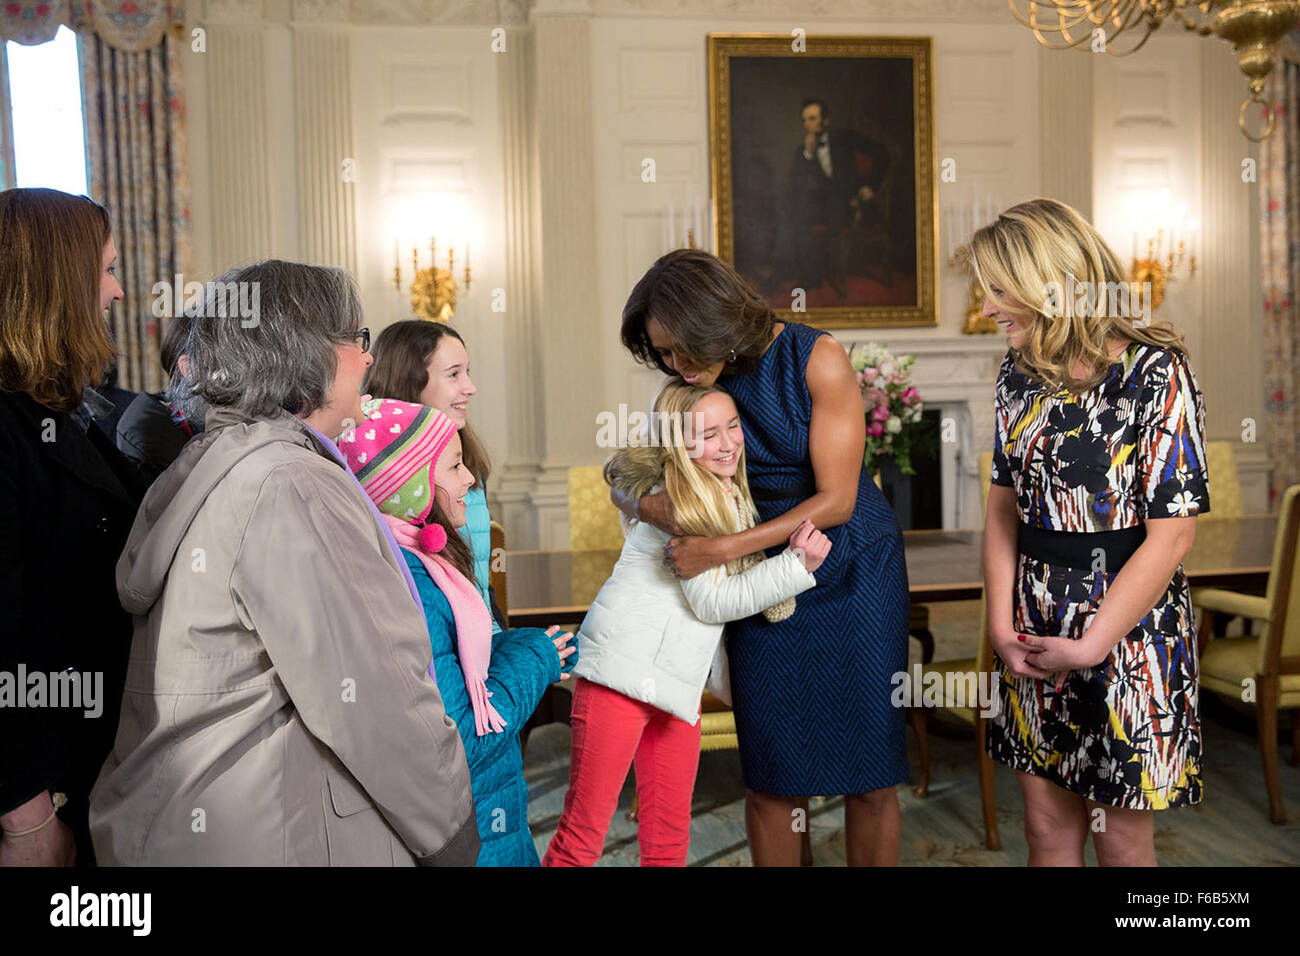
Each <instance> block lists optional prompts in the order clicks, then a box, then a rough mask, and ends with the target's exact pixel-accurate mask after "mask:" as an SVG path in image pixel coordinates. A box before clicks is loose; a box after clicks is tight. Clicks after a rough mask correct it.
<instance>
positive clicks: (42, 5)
mask: <svg viewBox="0 0 1300 956" xmlns="http://www.w3.org/2000/svg"><path fill="white" fill-rule="evenodd" d="M184 24H185V4H184V3H172V2H168V0H5V2H3V3H0V40H13V41H14V42H15V43H22V44H25V45H29V46H30V45H32V44H36V43H46V42H48V41H49V40H52V39H54V34H55V33H57V32H58V30H59V27H60V26H66V27H68V28H70V29H72V30H76V31H78V32H83V33H84V32H87V31H94V32H95V33H97V34H99V36H100V38H101V39H103V41H104V42H105V43H107V44H108V45H109V46H111V47H114V48H116V49H119V50H126V51H129V52H132V53H139V52H140V51H142V50H148V49H151V48H152V47H155V46H157V45H158V44H159V43H160V42H161V41H162V38H163V35H164V34H165V33H166V32H167V30H168V29H170V28H172V27H176V28H180V27H183V26H184Z"/></svg>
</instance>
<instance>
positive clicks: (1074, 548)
mask: <svg viewBox="0 0 1300 956" xmlns="http://www.w3.org/2000/svg"><path fill="white" fill-rule="evenodd" d="M1019 528H1020V530H1019V533H1018V535H1017V541H1016V547H1017V548H1018V550H1019V551H1020V553H1021V554H1023V555H1024V556H1025V557H1027V558H1033V559H1034V560H1035V561H1045V562H1047V563H1048V564H1056V565H1060V566H1062V567H1066V568H1082V569H1084V570H1088V571H1091V570H1094V569H1095V570H1101V571H1105V572H1106V573H1107V574H1115V573H1116V572H1117V571H1119V569H1120V568H1122V567H1123V566H1124V562H1125V561H1127V560H1128V559H1129V558H1131V557H1133V552H1135V551H1136V550H1137V549H1138V548H1139V547H1141V545H1142V542H1143V541H1145V540H1146V537H1147V529H1146V526H1145V525H1138V526H1137V527H1135V528H1119V529H1117V530H1115V531H1051V530H1049V529H1047V528H1035V527H1033V526H1031V525H1027V524H1024V523H1023V522H1022V523H1021V524H1020V526H1019ZM1099 552H1100V553H1099Z"/></svg>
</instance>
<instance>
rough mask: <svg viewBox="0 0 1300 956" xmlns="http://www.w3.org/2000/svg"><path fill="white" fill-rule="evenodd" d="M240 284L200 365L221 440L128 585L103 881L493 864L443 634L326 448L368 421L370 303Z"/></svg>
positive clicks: (262, 283)
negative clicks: (159, 871)
mask: <svg viewBox="0 0 1300 956" xmlns="http://www.w3.org/2000/svg"><path fill="white" fill-rule="evenodd" d="M219 281H220V282H221V283H234V285H231V284H226V285H219V284H213V285H212V286H210V287H209V295H208V298H207V302H206V304H205V308H204V315H203V316H201V317H198V318H197V319H196V320H195V322H194V329H193V331H192V332H191V336H190V342H189V348H188V350H187V351H188V354H189V356H190V362H191V366H192V371H191V375H192V378H191V382H192V389H193V392H194V393H195V394H196V395H197V396H199V397H201V398H203V399H204V400H206V401H207V402H208V403H209V404H210V406H211V407H210V409H209V411H208V414H207V430H206V432H205V433H204V434H203V435H202V436H200V437H197V438H195V439H194V440H193V441H191V442H190V444H189V445H187V446H186V448H185V449H184V451H183V452H182V453H181V455H180V457H179V458H178V459H177V460H176V462H175V463H174V464H173V465H172V466H171V467H170V468H169V469H168V470H167V471H166V472H164V473H163V475H162V477H160V478H159V479H158V481H157V483H156V484H155V485H154V486H153V488H152V489H151V490H150V492H149V495H148V496H147V497H146V499H145V502H144V504H143V506H142V507H141V509H140V513H139V515H138V516H137V518H136V521H135V525H134V527H133V528H132V530H131V535H130V538H129V539H128V542H127V547H126V550H125V551H124V552H123V554H122V558H121V560H120V562H119V563H118V578H117V580H118V594H119V596H120V597H121V599H122V603H123V605H124V606H125V607H126V609H127V610H128V611H130V612H132V613H133V614H134V615H135V633H134V639H133V642H132V647H131V661H130V665H129V670H128V672H127V677H126V694H125V698H124V700H123V703H122V718H121V725H120V729H119V731H118V735H117V742H116V746H115V747H114V750H113V753H112V755H111V756H110V757H109V759H108V762H107V763H106V764H105V765H104V768H103V771H102V772H101V774H100V777H99V781H98V783H97V784H96V786H95V790H94V792H93V794H92V796H91V832H92V836H93V839H94V843H95V850H96V852H97V854H98V857H99V861H100V862H101V863H105V864H118V865H134V864H145V865H168V864H182V865H183V864H204V865H222V864H235V865H249V864H252V865H282V864H290V865H293V864H303V865H326V864H329V865H334V866H338V865H344V866H346V865H365V864H371V865H385V866H391V865H411V864H424V865H473V863H474V860H475V858H476V856H477V855H478V849H479V840H478V834H477V829H476V826H475V822H474V804H473V800H472V797H471V795H470V783H469V771H468V768H467V766H466V761H465V753H464V749H463V747H462V745H461V740H460V736H459V735H458V733H457V732H456V727H455V725H454V724H453V723H452V722H451V720H449V719H448V718H447V715H446V713H445V711H444V709H443V705H442V698H441V697H440V695H439V693H438V689H437V687H436V686H435V685H434V682H433V680H432V679H431V678H430V676H429V674H428V667H429V663H430V655H431V652H430V648H429V638H428V635H427V632H426V630H425V623H424V616H423V613H422V612H421V610H420V606H419V604H418V602H417V601H416V600H414V599H413V596H412V592H411V590H410V588H409V587H408V583H407V577H406V573H407V572H406V566H405V563H404V562H403V560H402V558H401V557H400V556H399V554H398V552H397V549H396V547H395V546H394V545H393V544H392V542H391V538H390V537H389V535H388V532H387V529H386V527H385V526H384V525H383V524H382V523H381V522H380V521H379V520H378V519H377V516H376V515H375V513H374V511H373V506H372V505H371V503H370V501H369V499H368V498H367V497H366V496H365V494H364V493H363V492H362V491H361V489H360V487H359V486H358V485H357V484H356V481H355V479H354V478H353V477H352V475H351V473H350V472H349V471H348V469H347V468H346V467H345V466H344V465H343V464H342V462H341V461H340V460H339V459H338V458H337V452H336V451H335V450H334V448H333V446H332V443H331V442H330V441H328V438H327V437H326V436H333V435H337V434H338V433H340V432H341V431H343V430H344V428H345V427H350V426H351V425H352V424H354V423H356V422H358V421H361V420H362V413H361V410H360V401H359V395H358V391H359V387H360V384H361V379H362V376H363V375H364V373H365V370H366V367H367V366H368V365H369V364H370V357H369V355H368V354H367V347H368V344H369V342H368V339H369V333H368V331H367V330H365V329H363V328H361V309H360V305H359V302H358V300H357V295H356V291H355V289H354V287H353V286H352V283H351V281H350V280H349V279H348V278H347V276H346V275H345V274H344V273H342V272H341V271H339V270H337V269H327V268H323V267H317V266H305V265H299V264H296V263H288V262H278V261H268V262H263V263H260V264H258V265H254V266H250V267H248V268H245V269H242V270H239V271H236V272H232V273H228V274H227V275H226V276H223V277H222V279H221V280H219ZM231 290H235V292H236V295H238V294H239V293H240V292H242V293H243V296H242V298H235V297H232V296H230V295H229V293H230V291H231ZM236 302H238V303H240V304H243V305H245V306H250V305H251V306H254V307H253V308H242V309H237V308H235V307H234V303H236ZM182 391H183V388H182Z"/></svg>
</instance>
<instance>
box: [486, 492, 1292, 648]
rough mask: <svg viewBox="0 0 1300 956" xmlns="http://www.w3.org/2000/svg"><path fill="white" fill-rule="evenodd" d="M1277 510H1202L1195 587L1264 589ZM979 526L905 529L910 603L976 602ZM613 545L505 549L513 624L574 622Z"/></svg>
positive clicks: (1190, 560) (610, 559)
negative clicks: (1222, 514) (1219, 513)
mask: <svg viewBox="0 0 1300 956" xmlns="http://www.w3.org/2000/svg"><path fill="white" fill-rule="evenodd" d="M1277 521H1278V518H1277V516H1276V515H1244V516H1242V517H1238V518H1215V517H1213V516H1207V517H1205V518H1203V519H1201V520H1200V521H1198V522H1197V524H1196V543H1195V544H1194V545H1193V546H1192V550H1191V553H1190V554H1188V555H1187V558H1186V559H1185V560H1184V561H1183V569H1184V570H1185V571H1186V572H1187V576H1188V578H1189V579H1190V580H1191V583H1192V585H1193V586H1194V587H1206V586H1213V587H1223V588H1231V589H1232V590H1236V591H1247V592H1251V593H1259V594H1262V593H1263V590H1264V586H1265V584H1266V583H1267V580H1268V571H1269V565H1270V563H1271V562H1272V559H1273V538H1274V535H1275V534H1276V533H1277ZM983 538H984V533H983V532H982V531H980V530H953V531H904V532H903V541H904V546H905V548H906V555H907V579H908V584H909V591H910V594H911V597H912V603H913V604H923V603H936V602H939V601H968V600H977V599H978V598H979V596H980V592H981V591H982V590H983V586H984V585H983V581H982V580H981V575H980V553H981V548H982V547H983ZM618 555H619V552H618V551H616V550H572V551H513V552H509V553H507V554H506V581H507V588H508V600H509V607H508V608H507V611H508V613H509V616H510V623H511V624H512V625H513V626H515V627H529V626H549V625H551V624H577V623H578V622H579V621H581V620H582V618H583V616H584V615H585V614H586V613H587V608H589V607H590V606H591V602H592V599H593V598H595V596H596V592H597V591H599V590H600V587H601V585H602V584H604V583H605V580H606V579H607V578H608V577H609V573H610V571H612V570H613V568H614V565H615V563H616V562H617V561H618Z"/></svg>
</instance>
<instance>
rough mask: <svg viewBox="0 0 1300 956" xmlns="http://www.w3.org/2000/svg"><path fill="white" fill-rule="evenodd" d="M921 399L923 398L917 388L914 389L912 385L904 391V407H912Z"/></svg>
mask: <svg viewBox="0 0 1300 956" xmlns="http://www.w3.org/2000/svg"><path fill="white" fill-rule="evenodd" d="M920 397H921V396H920V393H919V392H917V390H916V389H915V388H913V387H912V386H911V385H909V386H907V388H906V389H904V391H903V404H904V405H912V404H914V403H915V402H916V401H917V400H918V399H919V398H920Z"/></svg>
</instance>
